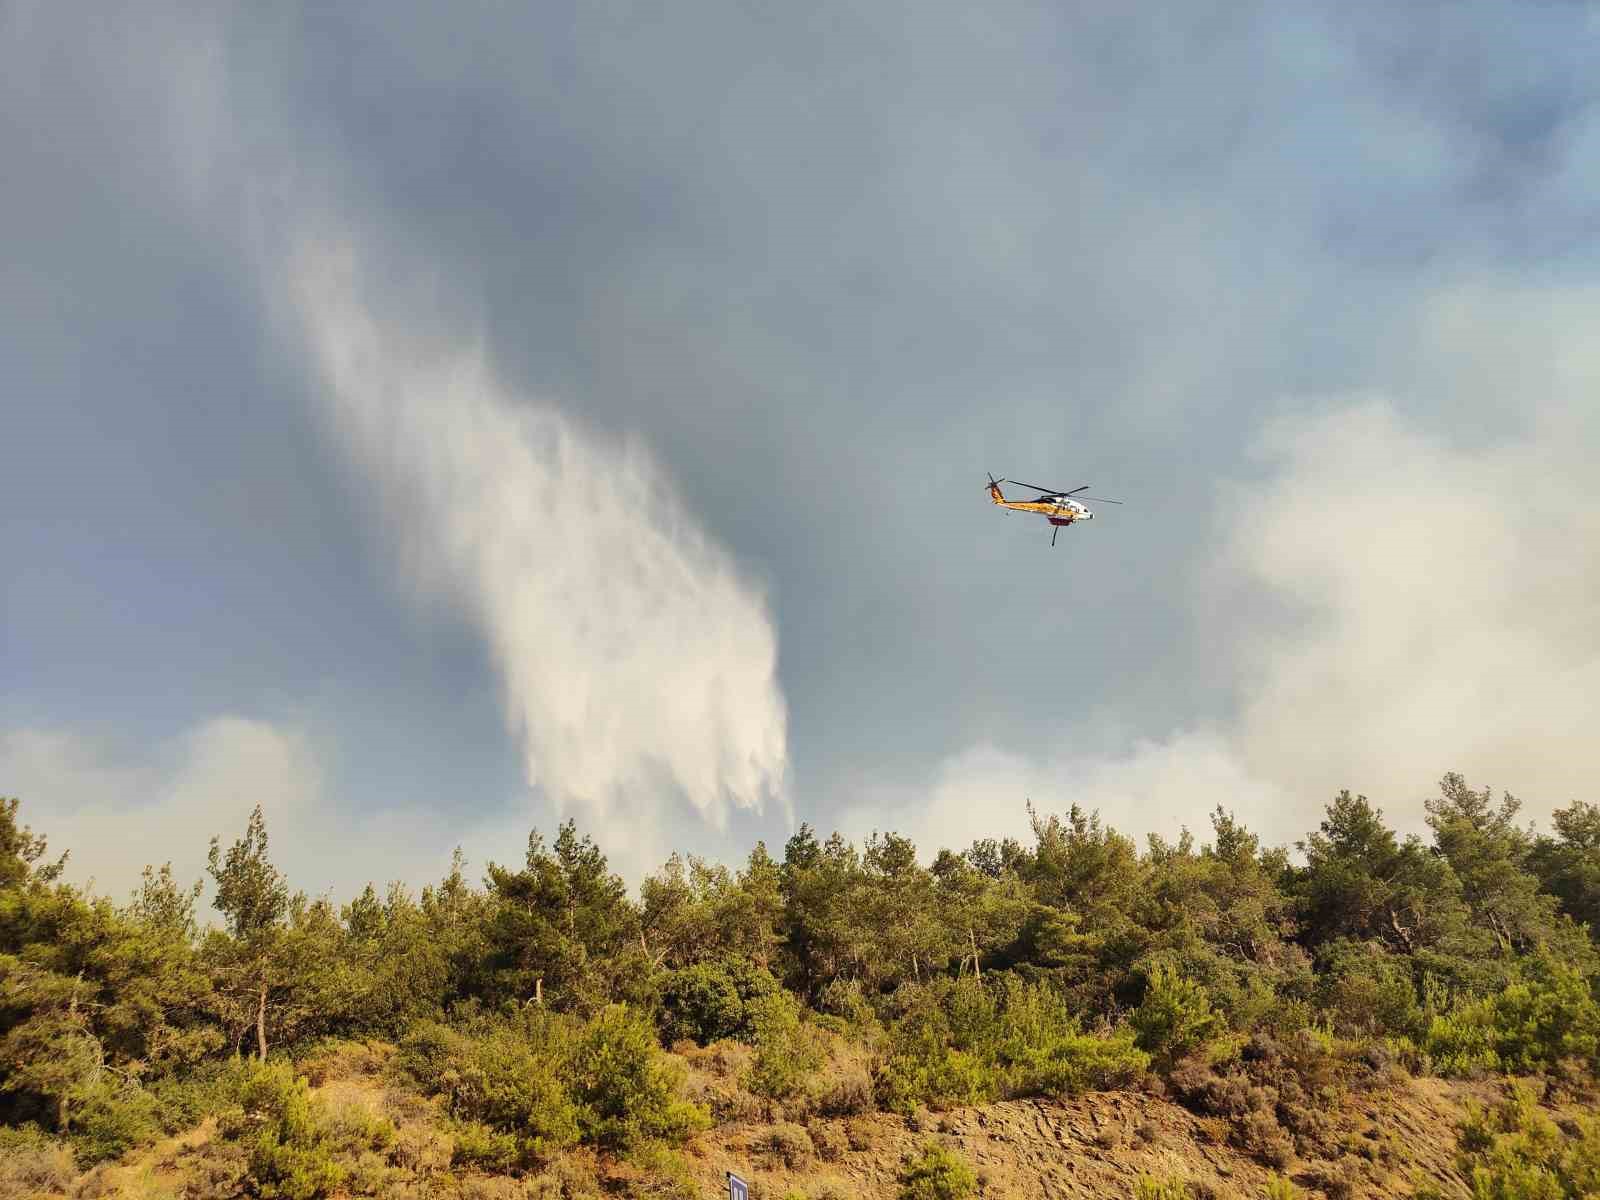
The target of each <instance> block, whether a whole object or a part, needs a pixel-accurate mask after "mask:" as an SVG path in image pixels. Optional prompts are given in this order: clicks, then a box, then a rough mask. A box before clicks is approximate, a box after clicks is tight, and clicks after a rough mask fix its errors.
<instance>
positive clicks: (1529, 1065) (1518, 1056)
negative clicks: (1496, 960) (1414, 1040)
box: [1422, 958, 1600, 1075]
mask: <svg viewBox="0 0 1600 1200" xmlns="http://www.w3.org/2000/svg"><path fill="white" fill-rule="evenodd" d="M1422 1049H1423V1051H1424V1052H1425V1053H1426V1054H1427V1056H1428V1058H1429V1060H1430V1062H1432V1064H1433V1067H1434V1070H1436V1071H1438V1072H1439V1073H1440V1074H1443V1075H1472V1074H1477V1073H1482V1072H1488V1071H1504V1072H1507V1073H1510V1074H1527V1073H1530V1072H1533V1071H1538V1070H1545V1069H1549V1068H1550V1067H1553V1066H1555V1065H1556V1064H1557V1063H1559V1062H1560V1061H1562V1060H1563V1059H1578V1060H1581V1061H1583V1062H1585V1063H1588V1064H1590V1066H1591V1069H1592V1068H1593V1066H1594V1065H1595V1064H1596V1062H1597V1061H1600V1004H1597V1003H1596V1002H1595V998H1594V994H1593V992H1592V990H1591V987H1590V983H1589V981H1588V979H1586V978H1585V977H1584V976H1583V975H1582V974H1581V973H1580V972H1579V971H1577V970H1574V969H1573V968H1571V967H1568V966H1565V965H1563V964H1561V963H1557V962H1553V961H1551V960H1549V959H1545V958H1539V959H1534V960H1532V961H1531V962H1530V963H1529V964H1528V965H1527V968H1526V971H1525V975H1524V978H1523V979H1521V980H1519V981H1517V982H1515V983H1512V984H1509V985H1508V986H1507V987H1505V988H1503V989H1502V990H1501V991H1499V992H1497V993H1496V994H1494V995H1492V996H1486V997H1484V998H1482V999H1480V1000H1475V1001H1469V1002H1465V1003H1460V1004H1457V1005H1455V1006H1454V1007H1452V1008H1451V1009H1450V1010H1449V1011H1448V1012H1446V1013H1444V1014H1442V1015H1439V1016H1435V1017H1434V1018H1433V1020H1432V1021H1431V1022H1430V1023H1429V1026H1428V1030H1427V1033H1426V1034H1425V1036H1424V1038H1423V1045H1422Z"/></svg>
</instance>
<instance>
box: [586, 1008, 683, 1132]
mask: <svg viewBox="0 0 1600 1200" xmlns="http://www.w3.org/2000/svg"><path fill="white" fill-rule="evenodd" d="M675 1067H676V1064H675V1063H671V1062H669V1060H667V1058H666V1056H665V1055H663V1054H662V1053H661V1051H660V1050H659V1049H658V1047H657V1046H656V1040H655V1032H654V1030H652V1029H651V1027H650V1025H649V1023H648V1022H647V1021H646V1019H645V1018H644V1017H643V1016H642V1015H641V1014H639V1013H637V1012H636V1011H634V1010H632V1009H629V1008H627V1007H626V1006H625V1005H620V1004H617V1005H612V1006H610V1007H609V1008H607V1009H605V1010H604V1011H602V1012H601V1013H600V1014H599V1015H598V1016H596V1017H595V1018H594V1019H593V1020H592V1021H590V1023H589V1026H588V1028H587V1029H586V1030H585V1031H584V1034H583V1037H582V1039H581V1040H580V1042H579V1043H578V1046H577V1048H576V1051H575V1053H574V1055H573V1060H572V1080H573V1084H572V1095H573V1100H574V1101H575V1102H576V1104H577V1109H578V1125H579V1127H580V1128H581V1129H582V1131H583V1136H584V1139H585V1140H586V1141H591V1142H594V1143H595V1144H596V1145H599V1146H602V1147H604V1148H606V1149H609V1150H621V1151H626V1150H630V1149H632V1148H634V1147H636V1146H638V1145H640V1144H642V1143H644V1142H648V1141H664V1142H669V1143H670V1142H679V1141H682V1140H683V1139H684V1138H685V1137H687V1136H688V1135H689V1134H690V1133H692V1132H694V1131H695V1130H697V1129H704V1128H708V1127H709V1126H710V1124H711V1121H710V1117H709V1116H708V1115H707V1113H706V1111H705V1109H704V1108H702V1107H701V1106H700V1105H697V1104H691V1103H690V1102H688V1101H687V1100H684V1099H681V1098H680V1096H679V1094H678V1093H679V1090H680V1087H681V1083H682V1081H681V1078H680V1077H679V1076H678V1075H677V1073H676V1071H675V1070H674V1068H675Z"/></svg>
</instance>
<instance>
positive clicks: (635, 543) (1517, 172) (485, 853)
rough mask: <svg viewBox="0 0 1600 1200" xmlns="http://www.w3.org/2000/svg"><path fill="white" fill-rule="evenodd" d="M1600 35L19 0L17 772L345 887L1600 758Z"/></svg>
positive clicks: (981, 831) (24, 784) (842, 10)
mask: <svg viewBox="0 0 1600 1200" xmlns="http://www.w3.org/2000/svg"><path fill="white" fill-rule="evenodd" d="M1597 39H1600V26H1597V24H1596V21H1595V19H1594V17H1593V16H1592V10H1591V9H1589V8H1587V7H1585V6H1581V5H1554V4H1551V5H1526V4H1477V5H1432V4H1418V5H1409V6H1405V7H1404V8H1401V9H1395V8H1393V7H1389V8H1378V7H1372V8H1359V9H1352V8H1351V7H1350V6H1348V5H1332V4H1329V5H1300V6H1282V5H1277V6H1273V5H1257V6H1239V5H1219V6H1203V5H1194V4H1175V5H1165V6H1163V5H1146V6H1140V7H1139V9H1138V10H1137V11H1124V10H1122V9H1120V8H1117V7H1115V6H1099V5H1083V6H1072V5H1027V4H1018V5H1010V4H998V5H986V6H983V8H982V10H981V11H957V10H955V9H945V10H935V9H929V8H927V7H926V6H920V5H894V4H872V5H849V4H823V5H817V6H808V7H806V8H805V9H803V10H802V9H794V10H792V11H791V10H787V9H781V8H778V7H772V8H770V9H768V10H767V11H765V12H763V11H761V10H759V9H752V8H750V7H749V6H740V5H703V6H695V7H694V8H693V10H692V11H684V10H681V9H674V10H668V9H666V8H664V7H661V6H651V5H645V4H631V3H606V4H594V3H585V4H574V5H567V6H564V5H559V4H550V5H538V6H531V7H528V8H526V9H523V10H520V11H519V10H516V9H512V8H508V7H505V6H500V5H491V4H477V5H472V4H468V5H457V6H449V8H448V9H441V8H439V7H438V6H424V5H406V4H396V3H385V4H382V5H377V4H371V5H359V4H350V5H342V6H338V7H337V8H334V9H329V8H328V7H327V6H313V5H304V6H294V5H280V6H274V7H273V8H272V9H270V10H266V9H261V8H259V7H252V6H243V5H237V6H199V5H172V6H163V5H152V6H147V7H145V8H142V9H141V11H140V13H139V14H138V16H137V17H134V16H133V15H131V14H128V15H124V16H121V17H116V16H109V17H108V16H107V15H106V14H105V13H104V12H103V11H94V12H91V11H90V10H89V9H88V8H86V7H81V6H75V5H60V4H44V3H14V4H11V5H9V6H6V7H5V8H4V9H3V10H0V162H4V163H5V165H6V171H5V177H6V181H7V182H6V186H5V187H4V188H3V189H0V221H3V222H4V224H5V229H6V244H7V247H8V249H7V252H6V254H5V255H4V256H3V258H0V314H3V318H4V319H3V320H0V417H3V420H4V425H5V428H6V429H7V430H8V436H6V437H5V438H3V439H0V554H3V560H4V562H5V563H6V570H5V572H4V574H3V576H0V586H3V592H0V603H3V608H0V792H5V793H13V794H17V795H20V796H21V797H22V799H23V801H24V804H25V812H26V814H27V818H28V819H29V821H30V822H31V823H32V824H34V825H35V826H36V827H37V828H39V829H41V830H42V831H44V832H46V833H47V834H49V835H50V836H51V837H52V839H53V840H54V841H55V842H56V843H57V844H59V845H61V846H63V847H67V846H70V847H71V848H72V849H73V852H74V861H75V862H76V863H77V864H78V870H79V872H80V878H82V877H87V876H92V877H93V878H94V879H95V881H96V883H97V886H103V887H106V888H109V889H111V890H120V889H122V888H124V887H125V886H127V885H128V883H129V881H130V880H131V879H132V878H135V877H136V876H137V870H138V867H139V866H140V865H142V863H143V862H144V861H155V862H160V861H165V860H167V859H169V858H170V859H171V860H172V861H173V862H174V865H175V867H177V868H179V870H180V872H186V873H188V874H192V875H193V874H198V872H199V870H200V864H201V863H202V862H203V859H204V852H205V845H206V842H207V841H208V839H209V838H210V837H211V836H212V835H213V834H222V835H224V836H234V835H235V832H236V831H237V830H239V829H242V827H243V823H244V819H245V816H246V814H247V813H248V810H249V808H250V806H251V805H252V804H254V803H256V802H258V801H259V802H261V803H263V804H264V806H265V807H266V808H267V811H268V820H269V830H271V831H272V833H273V836H274V844H275V846H276V847H277V848H278V853H279V854H280V855H281V856H282V857H283V859H284V861H285V863H286V865H287V866H288V867H289V868H290V870H291V873H292V875H293V877H294V878H295V880H296V882H298V883H300V884H302V885H303V886H307V887H311V888H319V887H322V886H331V887H332V888H333V889H334V890H335V891H336V892H339V893H341V894H343V893H346V892H348V891H349V890H350V889H352V888H354V887H357V886H359V884H360V883H361V882H364V881H365V880H367V879H369V878H372V879H379V880H383V879H388V878H400V879H404V880H406V881H408V882H411V883H419V882H422V881H425V880H427V879H430V878H433V877H435V876H437V875H438V874H439V873H440V872H441V871H442V870H443V869H444V867H445V865H446V863H447V862H448V859H449V854H450V851H451V849H452V848H453V847H454V846H456V845H458V844H459V845H462V846H463V847H464V848H465V849H466V851H467V853H468V855H469V857H470V858H471V859H472V860H473V862H474V863H476V864H479V865H481V864H482V862H483V861H484V860H485V859H488V858H499V859H501V860H507V859H515V858H516V857H517V856H518V855H519V854H520V852H521V846H522V844H523V842H524V840H525V838H526V836H527V832H528V830H529V829H530V828H532V827H539V828H542V829H545V830H546V831H549V830H550V829H552V828H553V826H554V824H555V822H556V821H558V820H559V819H561V817H562V816H564V815H571V816H573V817H574V818H575V819H576V820H577V821H578V822H579V824H580V826H582V827H583V828H585V829H588V830H591V831H593V832H594V833H595V834H596V836H597V837H598V838H599V839H600V841H601V843H602V846H603V847H604V848H605V849H607V851H608V852H609V853H610V854H611V856H612V858H613V860H614V862H615V863H616V864H617V865H618V866H619V867H621V868H623V869H624V871H625V873H627V874H628V875H629V877H630V878H633V879H637V878H638V876H639V875H640V873H642V872H643V871H645V870H648V869H650V868H651V867H652V866H654V865H655V864H657V863H659V862H660V861H661V859H662V858H663V857H664V856H665V854H666V853H667V852H668V851H670V850H671V849H681V850H691V851H695V852H699V853H703V854H706V855H709V856H712V857H718V858H721V857H728V856H732V855H742V853H743V852H744V850H745V849H747V848H748V846H749V844H750V843H751V842H752V841H753V840H754V839H755V838H756V837H758V836H759V837H765V838H767V839H768V840H769V843H781V841H782V840H783V838H784V837H786V836H787V833H788V831H789V830H790V828H791V827H792V823H793V822H794V821H798V820H808V821H811V822H812V823H813V824H814V825H817V826H818V827H820V828H823V829H831V828H834V827H840V828H843V829H845V830H846V831H847V832H850V833H852V834H857V835H859V834H864V833H866V832H868V831H870V830H871V829H873V828H885V827H893V828H897V829H900V830H902V831H904V832H907V833H910V834H911V835H913V836H914V837H916V838H917V839H918V841H919V844H921V845H923V847H924V849H926V850H931V849H932V848H933V847H935V846H937V845H940V844H965V842H966V841H968V840H970V838H972V837H974V836H981V835H986V834H1002V833H1011V832H1017V831H1019V830H1020V829H1022V828H1024V827H1025V824H1024V823H1025V817H1024V813H1023V804H1024V800H1025V799H1027V798H1031V799H1032V800H1033V801H1034V802H1035V803H1036V804H1038V805H1040V806H1042V807H1046V808H1053V807H1064V806H1065V805H1067V804H1069V803H1074V802H1076V803H1080V804H1083V805H1085V806H1088V807H1099V808H1101V809H1102V810H1103V811H1104V813H1105V815H1106V816H1107V818H1108V819H1109V820H1110V821H1111V822H1112V823H1113V824H1116V825H1118V826H1119V827H1122V828H1125V829H1128V830H1129V831H1132V832H1141V833H1142V832H1145V831H1152V830H1154V831H1160V832H1164V833H1169V834H1170V833H1172V832H1175V831H1176V829H1177V828H1178V827H1179V826H1180V825H1181V824H1188V825H1190V826H1191V827H1198V828H1204V814H1205V813H1206V812H1207V811H1208V810H1209V809H1210V808H1211V807H1212V806H1213V805H1215V804H1217V803H1222V804H1224V805H1226V806H1228V807H1230V808H1234V809H1236V810H1237V811H1238V812H1239V814H1240V816H1241V817H1243V818H1244V819H1246V820H1247V821H1249V822H1250V823H1252V824H1253V825H1254V826H1255V827H1257V828H1259V829H1260V830H1261V831H1262V832H1263V833H1265V834H1266V835H1267V836H1268V837H1269V838H1270V839H1272V840H1279V841H1287V840H1290V839H1292V838H1293V837H1294V836H1296V835H1297V834H1299V833H1301V832H1303V831H1304V830H1305V829H1306V828H1308V827H1310V826H1311V825H1312V824H1313V823H1314V821H1315V818H1316V815H1317V813H1318V811H1319V809H1320V806H1321V804H1323V803H1324V802H1325V801H1326V800H1327V799H1328V798H1329V797H1330V796H1331V795H1332V794H1333V793H1334V792H1336V791H1337V790H1338V789H1340V788H1342V787H1350V788H1352V789H1355V790H1361V791H1366V792H1367V793H1368V794H1370V795H1372V796H1373V797H1374V798H1375V799H1376V800H1377V801H1378V802H1379V803H1380V804H1381V805H1382V806H1383V807H1384V808H1385V809H1386V811H1387V812H1388V813H1389V814H1390V816H1391V817H1392V818H1393V819H1394V820H1396V822H1397V823H1399V824H1401V825H1402V826H1404V827H1406V828H1415V827H1417V826H1418V825H1419V824H1420V819H1421V813H1422V808H1421V802H1422V798H1423V797H1424V796H1425V795H1427V794H1429V792H1430V791H1431V789H1432V786H1433V782H1434V781H1435V780H1436V779H1437V778H1438V776H1439V775H1441V774H1442V773H1443V772H1445V771H1447V770H1461V771H1464V772H1466V773H1467V774H1468V777H1469V780H1471V781H1473V782H1477V783H1490V784H1493V785H1494V786H1496V787H1505V788H1509V789H1511V790H1512V791H1514V792H1516V793H1517V794H1518V795H1520V796H1523V797H1524V799H1525V800H1526V801H1527V804H1528V812H1529V813H1530V815H1533V816H1536V817H1538V816H1542V815H1544V814H1546V813H1548V811H1549V810H1550V809H1551V808H1552V807H1554V806H1556V805H1559V804H1564V803H1566V802H1568V801H1570V800H1571V799H1574V798H1583V797H1592V795H1593V785H1594V782H1595V756H1594V754H1593V751H1592V749H1591V748H1590V746H1589V740H1590V739H1589V734H1588V730H1587V728H1586V716H1587V710H1588V709H1589V708H1590V707H1592V702H1591V701H1590V699H1589V697H1591V696H1592V695H1593V694H1595V692H1594V689H1595V685H1596V684H1600V636H1597V634H1596V633H1595V630H1596V629H1600V621H1596V620H1595V617H1596V616H1600V614H1597V613H1596V612H1595V608H1596V604H1597V600H1596V598H1597V597H1600V587H1597V586H1596V585H1597V583H1600V571H1597V566H1596V554H1597V547H1600V537H1597V534H1600V526H1597V519H1596V517H1595V516H1594V515H1593V514H1594V513H1595V512H1596V511H1597V509H1596V504H1595V502H1596V500H1600V494H1597V493H1600V485H1597V484H1596V482H1595V481H1594V476H1593V472H1592V470H1591V469H1590V467H1589V463H1590V461H1591V460H1592V455H1593V452H1594V451H1595V450H1596V449H1597V448H1600V421H1597V417H1596V410H1597V407H1600V406H1597V405H1596V402H1595V399H1594V397H1595V395H1596V390H1595V384H1596V382H1597V376H1600V354H1597V352H1596V350H1595V349H1594V348H1593V337H1592V333H1591V330H1592V329H1593V328H1594V324H1595V317H1596V316H1597V315H1600V312H1597V296H1600V292H1597V291H1596V287H1595V282H1594V281H1595V272H1594V267H1595V263H1596V252H1595V230H1596V222H1597V216H1600V214H1597V212H1596V207H1595V203H1594V200H1593V196H1594V195H1595V194H1596V184H1597V182H1600V179H1597V175H1600V122H1597V120H1596V112H1597V110H1596V107H1595V100H1596V93H1597V89H1600V85H1597V84H1596V82H1595V76H1594V72H1593V71H1592V69H1591V68H1592V63H1593V61H1594V56H1595V50H1596V48H1597V47H1596V42H1597ZM986 471H993V472H994V473H996V474H998V475H1008V476H1012V477H1017V478H1023V479H1028V480H1033V481H1036V482H1041V483H1045V484H1053V485H1056V486H1062V487H1071V486H1075V485H1077V484H1079V483H1084V482H1087V483H1091V484H1093V485H1094V487H1093V490H1094V492H1095V494H1098V495H1106V496H1112V497H1116V498H1119V499H1122V500H1124V501H1125V502H1126V503H1125V504H1124V505H1123V506H1121V507H1116V508H1111V507H1109V506H1108V507H1106V508H1103V509H1101V510H1100V512H1099V513H1097V518H1096V520H1095V521H1094V522H1093V523H1091V524H1089V525H1088V526H1085V527H1081V528H1075V529H1071V530H1067V531H1064V533H1063V536H1062V538H1061V539H1060V543H1059V544H1058V546H1057V547H1056V548H1055V549H1054V550H1052V549H1051V548H1050V547H1049V545H1048V541H1049V539H1048V534H1047V532H1046V531H1045V529H1044V528H1043V527H1042V526H1036V524H1035V523H1033V522H1032V521H1030V520H1028V519H1025V518H1023V517H1020V516H1013V515H1007V514H1003V513H1001V512H999V511H998V510H994V509H992V508H990V507H989V506H988V505H987V504H986V503H985V497H984V494H983V491H982V483H983V480H984V473H985V472H986ZM135 860H138V861H135Z"/></svg>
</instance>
